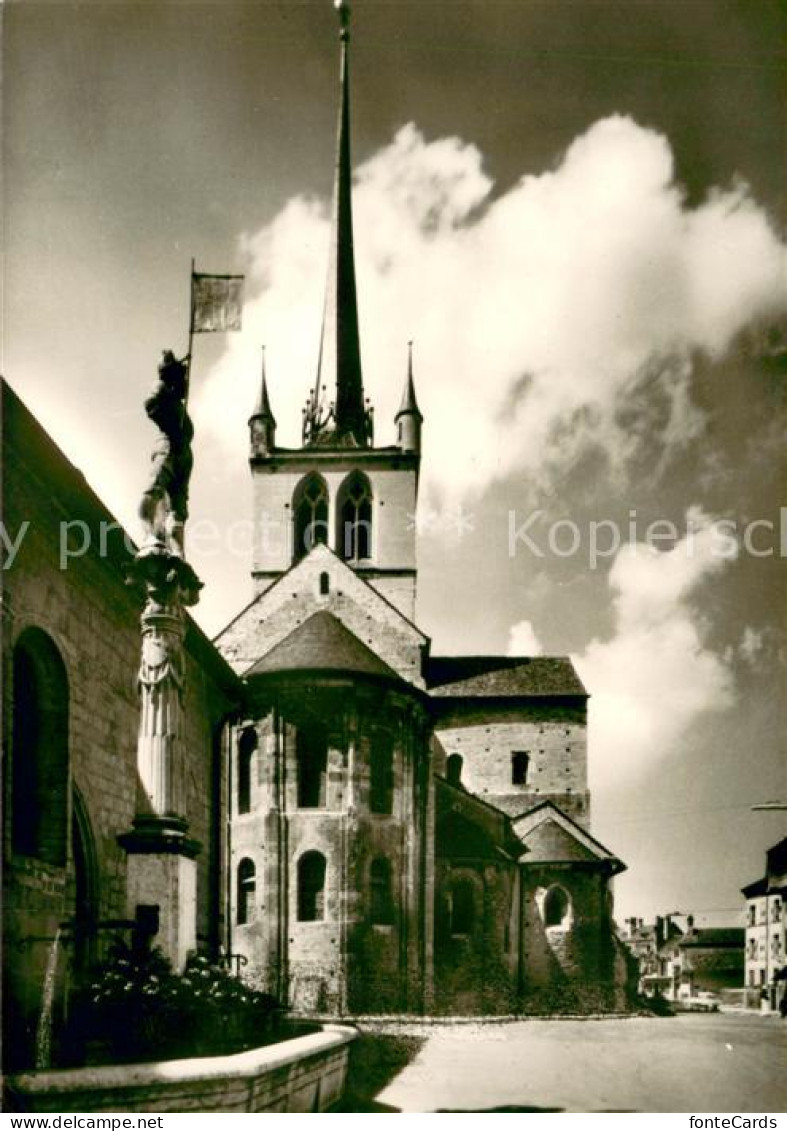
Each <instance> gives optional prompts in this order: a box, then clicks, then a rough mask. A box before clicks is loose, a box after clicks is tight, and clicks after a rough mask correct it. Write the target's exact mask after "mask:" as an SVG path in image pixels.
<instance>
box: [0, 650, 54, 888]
mask: <svg viewBox="0 0 787 1131" xmlns="http://www.w3.org/2000/svg"><path fill="white" fill-rule="evenodd" d="M13 665H14V666H13V678H14V703H13V713H12V742H13V746H12V759H11V774H12V780H11V814H10V817H11V841H12V846H13V851H14V852H17V853H19V854H20V855H22V856H32V857H35V858H37V859H39V860H43V861H45V862H46V863H48V864H54V865H56V866H63V865H65V862H66V838H67V835H68V786H69V770H68V697H69V696H68V680H67V677H66V670H65V666H64V664H63V661H62V659H61V656H60V653H59V652H58V650H57V648H56V647H55V645H54V643H53V642H52V640H51V639H50V637H49V636H47V634H46V633H45V632H42V631H41V630H40V629H38V628H28V629H26V630H25V631H24V632H23V633H22V635H21V636H20V638H19V640H18V641H17V644H16V647H15V648H14V660H13Z"/></svg>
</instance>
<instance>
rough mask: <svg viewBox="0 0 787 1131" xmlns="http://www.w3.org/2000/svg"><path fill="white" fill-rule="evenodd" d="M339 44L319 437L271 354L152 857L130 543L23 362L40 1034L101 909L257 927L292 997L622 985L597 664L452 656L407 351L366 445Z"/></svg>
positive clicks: (13, 528)
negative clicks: (27, 401)
mask: <svg viewBox="0 0 787 1131" xmlns="http://www.w3.org/2000/svg"><path fill="white" fill-rule="evenodd" d="M347 50H348V33H347V28H346V27H344V28H343V32H342V67H341V107H340V115H339V137H338V156H337V168H336V188H335V219H334V238H333V242H332V252H331V255H332V266H331V272H330V276H329V285H328V294H327V296H326V305H325V317H324V325H323V336H322V345H321V351H320V360H319V367H318V373H317V378H316V381H315V384H314V388H313V390H312V391H311V392H310V394H309V397H308V400H307V404H306V407H305V409H304V410H303V438H302V443H301V445H300V446H299V447H297V448H284V447H281V446H279V445H278V444H277V442H276V420H275V417H274V412H273V408H272V398H271V396H270V394H269V389H268V385H267V380H266V375H265V373H264V371H263V374H262V377H261V384H260V394H259V399H258V403H257V404H256V406H255V407H254V410H253V412H252V415H251V418H250V420H249V444H250V448H249V452H250V470H251V475H252V478H253V482H254V522H255V541H254V551H253V559H252V562H251V572H252V580H253V593H254V595H253V599H252V600H251V603H250V604H248V605H247V606H246V607H245V608H244V609H242V611H241V612H240V613H239V614H238V615H237V617H235V618H234V619H233V620H232V621H231V623H230V624H229V625H228V626H227V627H226V628H225V629H224V630H223V631H222V632H221V633H220V634H219V636H218V637H217V639H216V640H215V641H214V642H213V643H211V642H209V641H208V640H207V639H206V638H205V636H204V635H203V633H202V632H201V631H200V630H199V628H198V627H197V626H196V624H195V623H194V622H193V621H192V620H190V619H188V618H187V619H186V622H185V623H186V637H185V651H184V656H185V659H184V672H183V676H184V678H183V688H184V692H183V711H184V716H183V717H184V723H183V734H182V735H181V736H180V738H181V739H182V742H181V747H182V751H183V753H182V757H181V760H180V762H179V763H178V765H177V771H176V772H177V779H178V780H177V783H176V785H177V796H178V801H177V806H176V812H175V813H174V815H173V814H167V813H165V814H163V816H162V815H161V814H159V815H156V819H157V820H158V819H159V818H160V817H161V818H162V820H164V824H166V821H167V820H169V827H168V829H167V830H164V831H165V832H166V834H167V835H166V836H163V839H162V838H161V837H160V838H159V841H160V843H159V841H157V844H158V849H157V851H158V855H156V854H155V853H152V854H150V855H149V856H148V857H146V859H145V861H143V864H144V867H143V866H141V865H140V862H139V860H138V859H136V857H137V856H138V854H139V852H140V851H141V849H140V844H139V838H137V841H135V840H134V837H133V836H130V835H129V834H130V833H132V831H133V830H136V832H137V833H139V831H140V828H142V829H143V831H144V828H145V825H144V822H145V819H146V796H147V794H146V791H145V789H144V788H142V786H143V784H144V783H142V782H141V781H140V771H139V767H138V764H137V761H136V759H135V742H136V737H137V729H138V725H139V703H138V697H137V691H136V688H135V682H136V678H137V670H138V665H139V616H140V605H139V602H138V600H136V599H135V596H134V593H133V591H132V590H130V589H129V588H128V586H127V585H126V584H125V576H124V570H125V569H126V567H127V566H128V564H129V562H130V561H131V559H132V556H133V550H134V548H133V547H132V546H130V545H129V544H128V541H127V539H126V538H124V535H123V532H122V531H121V530H120V528H119V526H118V524H117V523H115V522H114V520H113V518H112V515H111V514H109V512H108V511H107V510H106V508H105V507H104V506H103V504H102V503H101V501H100V500H99V499H98V497H97V496H96V495H95V494H94V493H93V492H92V490H91V489H90V488H89V487H88V485H87V484H86V482H85V481H84V479H83V477H82V476H81V474H80V473H79V472H78V471H77V470H76V469H75V468H74V467H73V466H72V465H71V464H69V462H68V461H67V460H66V459H65V457H64V456H63V455H62V453H61V452H60V451H59V450H58V449H57V447H56V445H55V444H54V442H53V441H52V440H51V439H50V438H49V437H48V436H47V435H46V433H44V431H43V430H42V429H41V427H40V426H39V425H38V424H37V422H36V421H35V420H34V419H33V417H32V416H31V414H30V413H29V412H28V411H27V410H26V409H25V407H24V406H23V405H22V403H21V402H20V401H19V400H18V398H17V397H16V396H15V394H14V393H13V392H12V391H11V390H10V389H9V388H7V387H6V388H5V389H4V418H3V429H4V450H5V458H6V475H5V478H4V484H3V491H4V521H5V531H6V532H8V534H9V537H10V538H11V539H13V538H15V537H16V535H17V533H20V538H19V543H18V546H17V548H16V550H15V552H14V553H13V559H11V557H10V556H9V559H8V561H7V562H6V565H7V567H8V568H6V570H5V587H4V596H3V614H4V632H3V665H4V669H3V674H4V681H3V684H4V704H3V706H4V711H3V719H4V721H3V744H4V771H3V788H4V798H5V805H4V814H5V819H4V825H3V837H4V842H3V844H4V885H5V896H4V908H5V936H6V945H5V947H4V957H5V964H6V966H5V985H6V1003H7V1008H6V1011H5V1016H6V1019H7V1022H8V1025H9V1026H10V1029H9V1030H8V1032H7V1040H6V1048H12V1047H13V1048H22V1047H23V1046H24V1045H25V1044H27V1045H28V1046H29V1045H30V1042H31V1041H32V1040H33V1037H34V1030H35V1023H36V1016H37V1014H38V1013H39V1012H40V1007H41V992H42V989H41V988H42V985H43V982H44V979H45V975H46V969H47V965H48V963H49V962H50V961H51V958H52V954H53V953H54V952H56V951H57V948H58V946H59V945H61V944H62V945H64V946H66V947H67V948H68V951H69V961H70V962H71V963H72V965H73V967H75V968H77V969H78V968H79V967H80V965H81V966H86V965H88V964H89V962H90V960H91V958H94V957H95V956H96V954H97V953H98V951H99V950H100V945H99V944H100V939H101V937H102V931H103V930H104V929H105V928H107V929H109V928H110V927H112V925H114V926H116V927H117V926H119V925H122V924H123V923H124V924H125V927H126V928H128V929H135V928H139V927H140V924H141V921H142V919H143V918H144V916H145V914H148V915H150V914H151V913H152V914H153V920H154V923H153V927H155V925H156V924H157V925H158V931H159V933H158V936H157V941H159V942H161V943H162V945H164V947H165V949H166V950H167V952H168V953H169V954H170V955H171V956H172V957H173V958H174V960H175V961H180V960H181V959H182V957H183V953H184V949H186V948H188V947H189V946H195V945H196V946H199V947H201V948H203V949H204V950H205V951H207V952H208V953H210V954H212V955H214V956H216V955H219V954H224V955H225V956H229V955H234V956H240V957H241V959H243V960H245V961H246V962H247V965H246V966H245V974H246V976H247V977H249V978H251V979H253V980H254V981H255V982H257V983H258V984H260V985H263V986H264V987H265V988H267V989H268V990H270V991H271V992H273V993H275V994H276V995H277V996H278V997H279V998H280V1000H281V1001H282V1002H284V1003H286V1004H288V1005H289V1006H291V1007H292V1008H294V1009H296V1010H299V1011H301V1012H307V1013H320V1014H334V1015H336V1014H342V1015H346V1014H358V1013H370V1012H380V1013H420V1012H428V1013H444V1014H456V1013H462V1014H475V1013H488V1014H495V1013H509V1012H513V1011H516V1010H528V1009H560V1008H578V1007H580V1008H581V1007H585V1008H591V1007H592V1008H610V1007H620V1006H621V1005H623V1004H625V1000H626V992H627V977H628V970H627V965H626V961H625V956H624V954H623V952H622V949H621V947H620V945H619V944H618V943H617V941H616V938H615V934H614V931H613V929H612V880H613V877H614V876H615V875H616V874H617V873H618V872H620V871H621V870H622V869H623V867H624V865H623V864H622V863H621V862H620V860H618V859H617V857H615V856H614V855H613V854H612V853H610V852H609V851H608V850H607V849H605V848H604V847H603V846H602V845H601V844H599V842H598V841H597V840H596V839H595V838H594V837H593V836H592V835H591V832H590V827H591V825H590V815H591V810H590V796H589V792H588V786H587V693H586V691H585V689H584V687H583V686H582V684H581V682H580V680H579V678H578V676H577V674H576V672H575V670H574V668H573V666H572V664H571V662H570V660H569V659H567V658H565V657H536V658H528V657H519V658H515V659H512V658H510V657H498V656H491V657H490V656H482V657H478V656H469V657H457V656H448V657H443V656H435V655H432V652H431V646H430V641H429V639H428V637H427V636H426V635H425V634H424V633H423V632H422V631H421V630H420V629H419V628H418V626H417V624H416V622H415V619H414V618H415V609H416V584H417V571H416V534H415V524H414V522H413V521H412V517H413V515H414V513H415V510H416V506H417V495H418V477H419V465H420V458H421V443H422V425H423V417H422V414H421V412H420V410H419V407H418V403H417V399H416V392H415V382H414V376H413V369H412V358H410V360H409V362H408V365H407V368H406V371H405V373H404V374H403V378H404V379H403V395H402V400H401V406H400V408H399V411H398V412H397V414H396V420H395V424H396V429H397V440H396V443H395V444H392V445H388V446H375V443H374V429H373V411H372V407H371V404H370V403H369V401H368V399H367V398H366V396H365V392H364V385H363V374H362V366H361V351H360V335H359V327H358V313H357V303H356V283H355V268H354V261H353V233H352V201H351V166H350V148H349V140H350V139H349V128H350V122H349V106H348V70H347ZM329 398H330V400H329ZM273 403H274V404H275V398H273ZM25 524H27V525H25ZM23 531H24V533H23V534H22V533H21V532H23ZM6 549H8V545H7V546H6ZM170 818H171V819H170ZM162 835H163V834H162ZM157 836H158V834H157ZM142 839H143V840H144V839H145V838H144V837H143V838H142ZM148 839H149V838H148ZM146 843H147V842H146ZM142 847H143V848H144V850H145V851H147V852H148V853H151V848H150V844H147V847H145V845H143V846H142ZM172 856H175V857H177V861H176V862H175V863H173V861H172V859H171V857H172ZM191 859H194V860H195V861H196V864H195V865H194V869H193V871H189V868H187V867H186V865H185V863H183V862H184V861H186V860H191ZM159 874H160V878H157V877H159ZM143 889H144V891H143ZM145 893H146V894H145ZM151 929H153V928H151ZM9 1019H11V1020H9ZM22 1059H24V1057H23V1058H22Z"/></svg>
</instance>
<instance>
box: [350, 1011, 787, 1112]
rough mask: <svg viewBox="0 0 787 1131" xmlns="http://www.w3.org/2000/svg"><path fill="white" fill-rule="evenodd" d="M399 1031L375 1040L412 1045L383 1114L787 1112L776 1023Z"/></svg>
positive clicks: (783, 1050)
mask: <svg viewBox="0 0 787 1131" xmlns="http://www.w3.org/2000/svg"><path fill="white" fill-rule="evenodd" d="M388 1033H389V1034H392V1035H390V1036H379V1037H377V1036H374V1035H370V1036H369V1037H367V1038H365V1040H368V1041H370V1042H374V1041H380V1042H381V1046H380V1047H383V1046H384V1043H385V1042H386V1041H389V1042H391V1047H392V1048H393V1047H395V1046H396V1047H398V1048H399V1049H400V1050H401V1047H402V1046H404V1045H405V1044H407V1045H408V1053H407V1056H405V1057H404V1058H402V1056H401V1055H399V1063H397V1064H396V1065H395V1067H394V1066H393V1065H392V1071H391V1072H389V1073H387V1075H388V1077H389V1079H388V1082H387V1083H385V1085H384V1086H383V1087H382V1089H381V1090H379V1091H377V1089H375V1092H376V1096H375V1098H376V1104H375V1108H376V1110H378V1111H379V1110H389V1111H390V1110H399V1111H406V1112H430V1111H431V1112H434V1111H490V1110H491V1111H494V1110H498V1111H499V1110H501V1109H503V1110H505V1109H506V1108H507V1109H509V1110H511V1109H513V1110H522V1109H528V1110H531V1111H532V1110H551V1111H555V1110H562V1111H645V1112H658V1111H667V1112H676V1111H679V1112H683V1111H685V1112H698V1113H699V1112H784V1111H785V1110H787V1022H784V1021H782V1020H781V1019H780V1018H778V1017H776V1016H760V1015H758V1014H745V1013H717V1014H706V1015H699V1014H694V1015H683V1016H678V1017H672V1018H641V1017H634V1018H624V1019H610V1020H586V1021H569V1020H566V1021H537V1020H533V1021H520V1022H515V1023H510V1024H503V1023H501V1024H492V1025H457V1026H453V1027H448V1026H446V1027H416V1026H413V1027H412V1028H408V1029H407V1030H404V1031H403V1030H401V1029H399V1030H396V1029H391V1030H388ZM393 1034H396V1036H394V1035H393ZM375 1055H378V1054H377V1053H376V1052H375ZM408 1059H409V1063H407V1060H408ZM381 1083H382V1081H381ZM370 1098H371V1097H370ZM377 1105H380V1106H377ZM355 1110H358V1109H355ZM366 1110H370V1109H368V1108H367V1109H366ZM372 1110H374V1108H373V1109H372Z"/></svg>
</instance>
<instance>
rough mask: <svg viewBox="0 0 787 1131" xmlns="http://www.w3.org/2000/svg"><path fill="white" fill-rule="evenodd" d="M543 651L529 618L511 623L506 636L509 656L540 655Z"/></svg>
mask: <svg viewBox="0 0 787 1131" xmlns="http://www.w3.org/2000/svg"><path fill="white" fill-rule="evenodd" d="M543 651H544V649H543V648H542V647H541V642H540V641H539V639H538V637H537V636H536V632H535V629H534V628H533V625H532V624H531V622H530V621H529V620H520V621H518V622H517V623H516V624H512V625H511V631H510V633H509V637H508V654H509V656H540V655H541V653H542V652H543Z"/></svg>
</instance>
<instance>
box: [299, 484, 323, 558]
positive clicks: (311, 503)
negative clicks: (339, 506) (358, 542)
mask: <svg viewBox="0 0 787 1131" xmlns="http://www.w3.org/2000/svg"><path fill="white" fill-rule="evenodd" d="M292 510H293V521H294V530H293V535H294V539H295V544H294V546H293V561H294V562H299V561H300V560H301V558H303V557H305V556H306V554H308V553H309V551H310V550H311V549H312V547H313V546H316V545H318V544H321V545H326V544H327V542H328V488H327V487H326V486H325V481H324V480H323V479H322V477H321V476H319V475H308V476H307V477H306V478H305V479H302V480H301V481H300V483H299V484H298V486H297V487H296V488H295V494H294V495H293V497H292Z"/></svg>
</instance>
